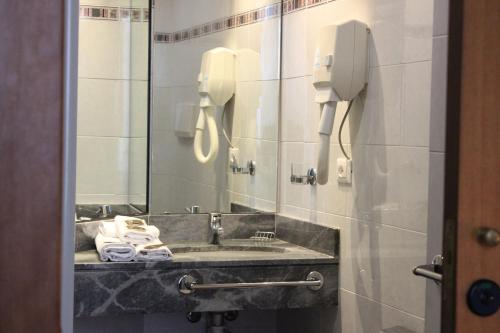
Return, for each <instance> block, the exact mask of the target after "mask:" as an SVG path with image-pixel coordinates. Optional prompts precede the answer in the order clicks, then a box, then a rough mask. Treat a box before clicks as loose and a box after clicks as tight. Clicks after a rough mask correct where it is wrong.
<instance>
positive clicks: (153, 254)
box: [135, 240, 172, 261]
mask: <svg viewBox="0 0 500 333" xmlns="http://www.w3.org/2000/svg"><path fill="white" fill-rule="evenodd" d="M135 249H136V252H137V254H136V258H137V260H140V261H145V260H154V261H164V260H170V259H172V252H171V251H170V249H169V248H168V247H167V246H166V245H165V244H163V243H162V242H161V241H159V240H156V241H154V242H151V243H149V244H141V245H137V246H136V247H135Z"/></svg>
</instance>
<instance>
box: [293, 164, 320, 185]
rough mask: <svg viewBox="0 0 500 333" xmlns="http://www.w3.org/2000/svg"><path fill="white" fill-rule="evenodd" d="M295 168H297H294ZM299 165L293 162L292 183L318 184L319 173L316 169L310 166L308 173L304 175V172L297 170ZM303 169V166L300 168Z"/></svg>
mask: <svg viewBox="0 0 500 333" xmlns="http://www.w3.org/2000/svg"><path fill="white" fill-rule="evenodd" d="M294 169H295V170H294ZM296 169H297V165H295V168H294V164H292V175H291V176H290V182H291V183H292V184H297V185H316V180H317V173H316V169H314V168H309V169H307V173H306V174H305V175H304V174H303V173H300V172H299V173H296V172H297V170H296ZM298 169H301V168H298Z"/></svg>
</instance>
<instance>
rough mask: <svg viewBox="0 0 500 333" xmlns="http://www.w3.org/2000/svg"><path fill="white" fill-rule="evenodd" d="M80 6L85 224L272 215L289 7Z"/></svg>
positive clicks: (196, 0)
mask: <svg viewBox="0 0 500 333" xmlns="http://www.w3.org/2000/svg"><path fill="white" fill-rule="evenodd" d="M215 2H216V4H214V3H215ZM80 6H81V9H80V42H79V48H80V49H79V56H80V59H79V91H78V100H79V104H78V156H77V163H78V166H77V217H78V218H80V219H81V218H83V219H84V220H86V219H87V218H97V217H98V218H102V217H103V216H112V215H114V214H126V215H134V214H143V213H145V212H148V213H151V214H172V213H173V214H175V213H206V212H213V211H217V212H225V213H228V212H235V213H236V212H238V213H239V212H259V211H266V212H274V211H275V210H276V202H277V185H278V184H277V179H278V133H279V130H278V129H279V126H278V125H279V90H280V47H281V46H280V37H281V30H280V29H281V10H280V9H281V2H280V1H270V0H260V1H251V0H217V1H214V0H155V1H154V2H151V3H150V2H149V1H145V0H144V1H125V0H123V1H118V0H92V1H89V0H88V1H87V2H84V1H82V2H81V5H80ZM193 8H196V10H193ZM95 36H99V38H95ZM148 55H149V56H148ZM148 68H150V71H149V72H148ZM148 119H149V121H148ZM92 213H96V214H97V215H96V214H94V215H92Z"/></svg>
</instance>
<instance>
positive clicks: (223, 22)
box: [154, 2, 281, 43]
mask: <svg viewBox="0 0 500 333" xmlns="http://www.w3.org/2000/svg"><path fill="white" fill-rule="evenodd" d="M280 15H281V2H277V3H274V4H271V5H268V6H265V7H261V8H257V9H253V10H250V11H247V12H244V13H240V14H236V15H232V16H228V17H224V18H221V19H218V20H215V21H212V22H207V23H203V24H201V25H197V26H194V27H191V28H188V29H184V30H180V31H175V32H156V33H155V36H154V40H155V42H157V43H178V42H182V41H185V40H188V39H193V38H198V37H201V36H205V35H209V34H213V33H216V32H220V31H224V30H229V29H234V28H237V27H241V26H244V25H248V24H253V23H257V22H261V21H264V20H269V19H272V18H275V17H279V16H280Z"/></svg>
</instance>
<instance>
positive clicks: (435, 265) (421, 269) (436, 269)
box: [413, 254, 443, 284]
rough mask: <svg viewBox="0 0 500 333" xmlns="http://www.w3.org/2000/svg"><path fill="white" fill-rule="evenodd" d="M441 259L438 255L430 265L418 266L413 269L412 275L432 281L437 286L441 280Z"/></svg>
mask: <svg viewBox="0 0 500 333" xmlns="http://www.w3.org/2000/svg"><path fill="white" fill-rule="evenodd" d="M442 267H443V257H442V256H441V255H440V254H438V255H436V256H434V258H433V259H432V264H430V265H420V266H417V267H415V268H414V269H413V274H414V275H417V276H422V277H424V278H427V279H430V280H433V281H434V282H436V283H437V284H440V283H441V281H442V280H443V274H442V273H443V270H442Z"/></svg>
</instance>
